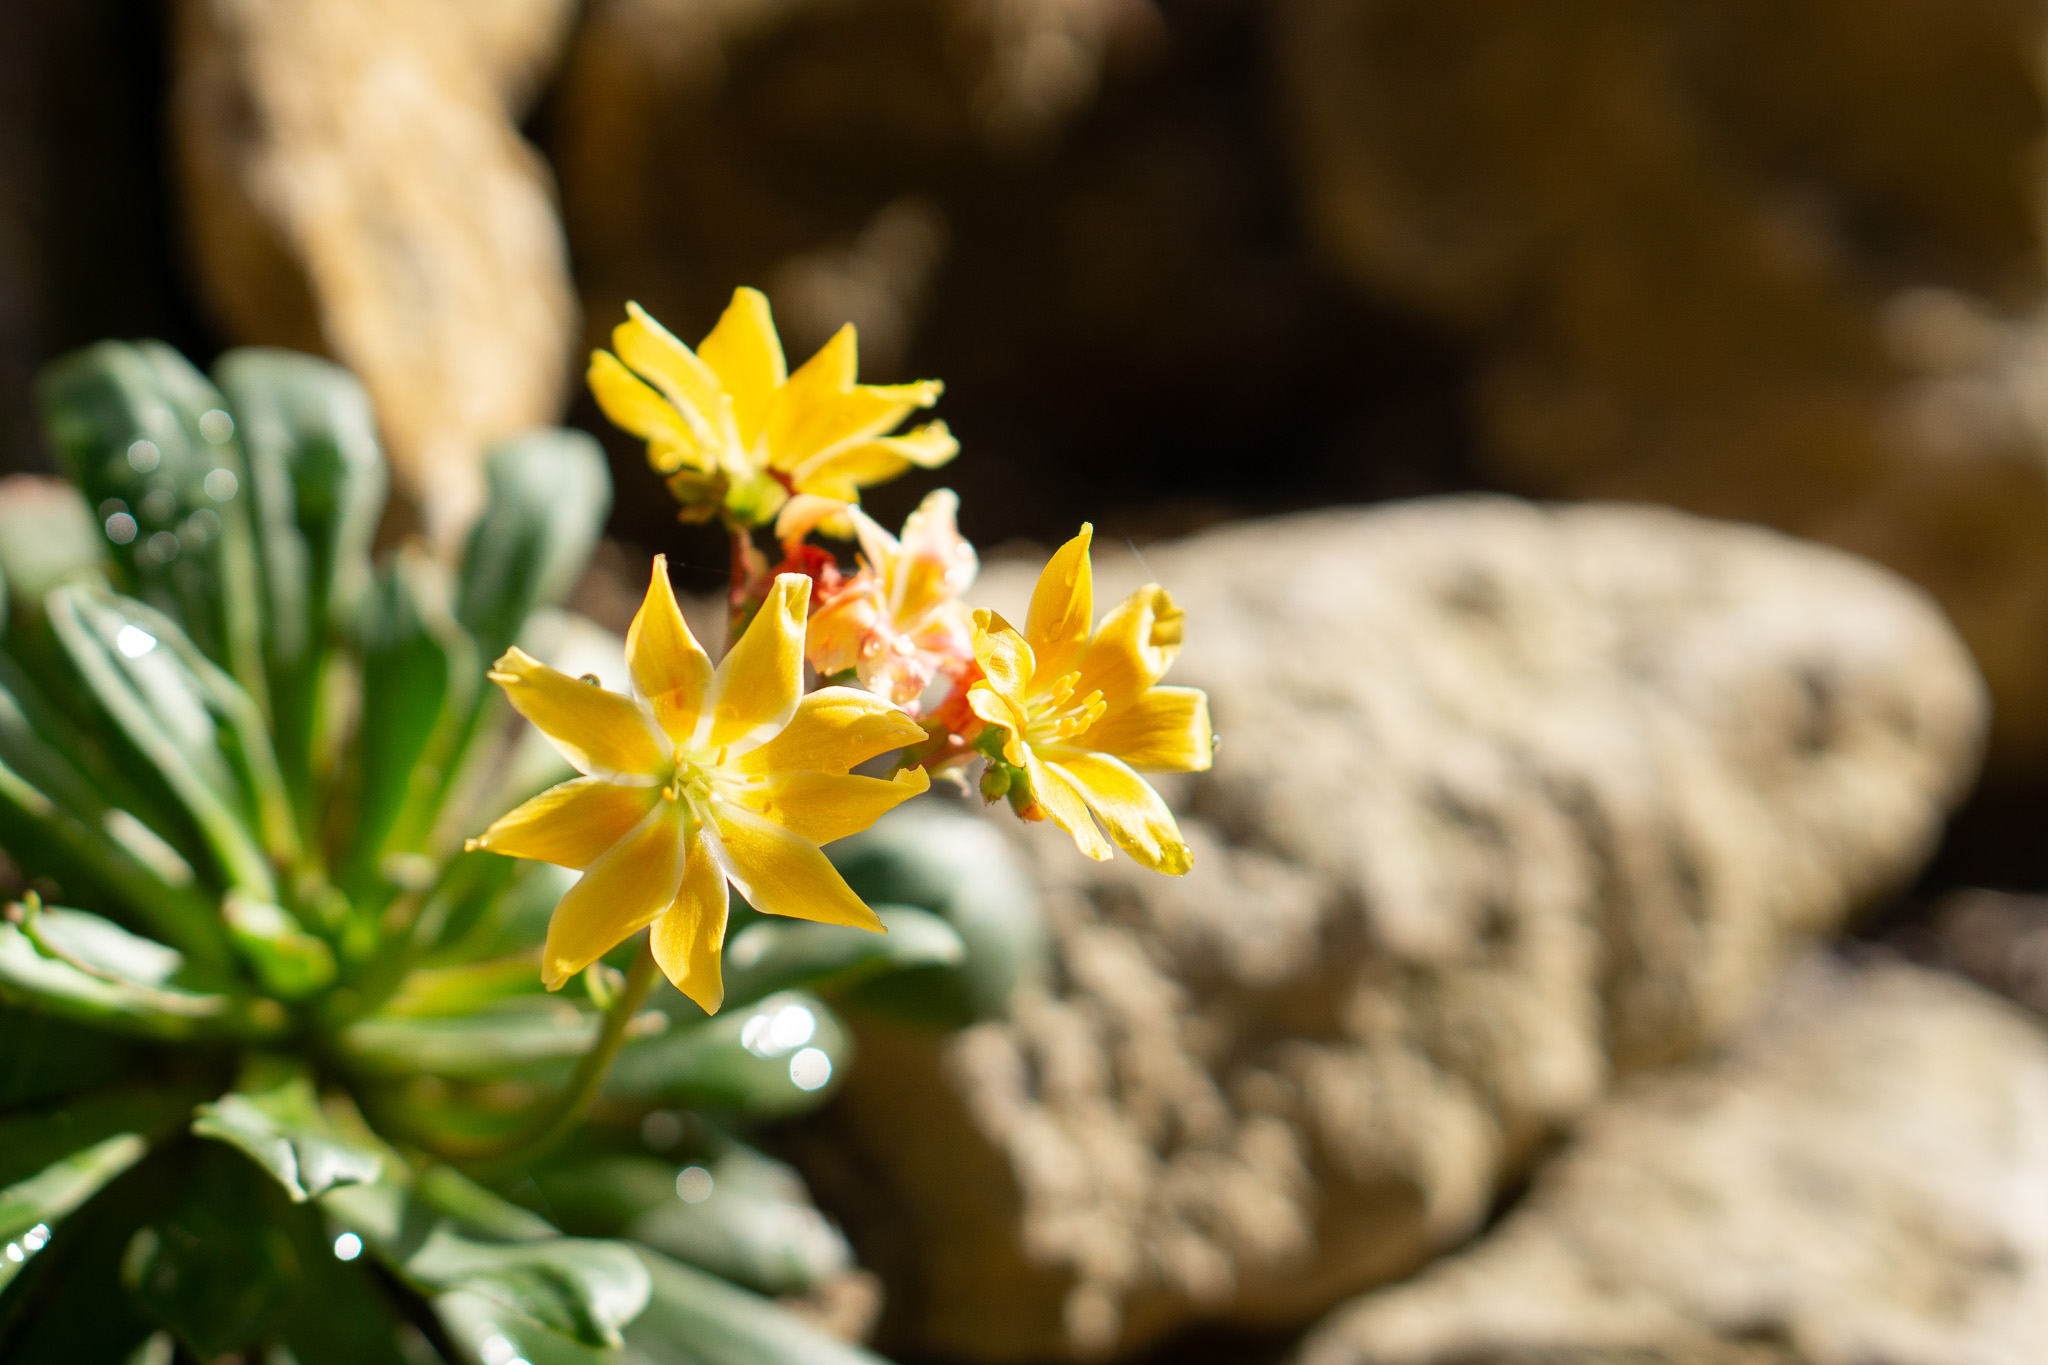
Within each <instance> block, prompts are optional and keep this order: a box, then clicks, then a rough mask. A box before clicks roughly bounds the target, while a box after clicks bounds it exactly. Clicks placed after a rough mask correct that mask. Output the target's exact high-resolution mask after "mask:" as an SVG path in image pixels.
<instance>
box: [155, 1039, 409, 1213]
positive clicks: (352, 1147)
mask: <svg viewBox="0 0 2048 1365" xmlns="http://www.w3.org/2000/svg"><path fill="white" fill-rule="evenodd" d="M192 1131H193V1132H194V1133H196V1134H198V1135H199V1136H200V1137H204V1138H212V1139H214V1140H216V1141H219V1142H225V1143H227V1144H229V1145H230V1146H233V1147H236V1148H239V1149H240V1150H241V1151H242V1153H243V1154H244V1155H245V1156H247V1157H248V1158H249V1159H250V1160H251V1161H254V1162H255V1163H256V1164H257V1165H258V1166H260V1167H262V1168H263V1169H264V1170H266V1171H268V1172H270V1174H271V1176H272V1177H273V1178H274V1179H275V1180H276V1181H277V1183H278V1184H279V1185H281V1186H283V1187H284V1191H285V1193H286V1194H288V1195H290V1196H291V1198H292V1202H293V1203H301V1202H303V1201H305V1200H307V1199H310V1198H314V1197H317V1196H319V1195H322V1194H325V1193H327V1191H329V1190H331V1189H334V1188H336V1187H337V1186H340V1185H353V1184H361V1183H363V1182H365V1181H371V1180H375V1179H377V1177H378V1176H379V1175H380V1174H381V1173H382V1171H383V1169H384V1164H385V1157H384V1155H383V1153H381V1152H380V1151H378V1150H377V1149H376V1148H375V1147H374V1146H372V1145H370V1144H369V1143H368V1142H366V1141H364V1140H363V1139H362V1138H361V1137H359V1136H357V1135H354V1134H351V1133H349V1132H347V1131H345V1130H344V1129H343V1128H342V1127H341V1126H340V1125H338V1124H336V1123H335V1122H334V1121H333V1120H332V1119H331V1118H330V1117H329V1116H328V1115H327V1114H326V1113H324V1112H323V1111H322V1110H321V1107H320V1097H319V1095H318V1094H317V1093H315V1091H314V1089H313V1081H312V1078H311V1076H309V1075H308V1074H307V1073H306V1071H305V1070H304V1068H303V1067H301V1066H299V1065H298V1064H297V1063H295V1062H287V1061H285V1060H283V1059H281V1058H264V1059H261V1060H260V1061H259V1062H257V1063H255V1064H252V1066H251V1068H250V1070H249V1073H248V1074H247V1075H245V1076H244V1077H243V1080H242V1083H241V1085H240V1086H239V1087H238V1088H237V1089H236V1090H234V1091H232V1092H230V1093H228V1094H226V1095H223V1096H221V1097H220V1098H219V1099H217V1100H215V1101H213V1102H212V1103H210V1104H202V1105H200V1106H199V1108H198V1110H197V1111H196V1113H195V1117H194V1118H193V1121H192Z"/></svg>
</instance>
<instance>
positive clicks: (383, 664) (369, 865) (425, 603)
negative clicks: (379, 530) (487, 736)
mask: <svg viewBox="0 0 2048 1365" xmlns="http://www.w3.org/2000/svg"><path fill="white" fill-rule="evenodd" d="M482 684H483V665H482V661H481V660H480V658H479V657H478V654H477V651H476V647H475V646H474V644H472V643H471V641H470V639H469V637H468V635H467V634H465V633H464V632H463V630H462V628H461V627H460V626H458V625H456V623H455V619H454V617H453V615H452V614H451V612H450V605H449V588H448V581H447V576H446V574H445V573H443V571H442V570H441V568H440V566H439V565H438V564H436V563H435V562H434V561H433V559H432V557H431V556H429V555H428V554H427V553H426V552H425V551H424V550H420V549H417V548H414V547H410V546H408V547H405V548H402V549H401V550H400V551H399V553H398V555H397V556H396V558H395V559H394V561H393V563H392V564H391V565H390V566H389V567H388V568H387V570H386V571H385V573H384V574H383V576H382V577H381V578H380V579H379V580H378V582H377V587H376V591H375V592H374V593H373V594H372V599H371V603H370V606H369V609H368V612H367V614H366V617H365V621H364V656H363V715H364V717H365V723H364V725H363V727H362V731H361V734H360V738H359V740H358V751H357V763H358V765H359V776H358V782H357V812H358V813H357V817H356V828H355V831H354V835H353V845H352V852H351V854H350V855H349V858H348V860H347V861H346V862H345V863H344V864H343V866H344V869H345V873H346V878H347V881H346V885H347V886H348V888H349V890H350V891H351V892H352V893H353V894H354V896H355V899H356V900H357V901H358V903H359V906H361V907H362V908H364V909H366V910H368V909H369V908H371V907H373V906H374V905H375V903H376V893H377V892H378V891H379V890H380V889H385V888H388V886H389V884H390V880H389V877H388V876H387V874H388V872H389V871H390V870H391V864H390V859H392V857H393V856H394V855H397V856H401V857H402V856H406V855H411V854H416V853H418V852H419V851H420V849H421V847H422V845H423V844H424V843H425V841H426V837H427V835H428V834H429V833H430V832H431V831H432V828H433V823H434V819H435V817H436V816H437V815H438V814H439V813H440V807H441V797H442V793H443V792H444V791H445V790H446V788H447V784H448V781H449V777H450V774H451V772H452V770H453V768H454V766H455V764H456V763H457V762H458V761H459V760H460V758H461V749H462V744H463V741H464V738H465V736H466V734H467V727H468V720H469V716H470V713H471V710H472V708H473V707H474V706H475V703H476V697H477V693H478V688H479V687H481V686H482Z"/></svg>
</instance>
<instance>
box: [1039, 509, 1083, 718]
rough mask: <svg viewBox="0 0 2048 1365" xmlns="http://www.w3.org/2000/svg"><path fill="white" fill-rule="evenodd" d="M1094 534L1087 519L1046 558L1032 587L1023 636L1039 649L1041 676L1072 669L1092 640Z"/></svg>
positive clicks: (1077, 663)
mask: <svg viewBox="0 0 2048 1365" xmlns="http://www.w3.org/2000/svg"><path fill="white" fill-rule="evenodd" d="M1094 534H1095V528H1094V527H1093V526H1090V525H1087V524H1086V523H1083V524H1082V527H1081V534H1079V535H1077V536H1075V537H1074V538H1073V539H1072V540H1070V541H1068V542H1067V543H1066V544H1064V545H1062V546H1060V548H1059V549H1058V550H1056V551H1055V552H1054V553H1053V557H1052V558H1051V559H1050V560H1048V561H1047V562H1046V566H1045V569H1044V570H1043V571H1042V572H1041V573H1040V574H1039V575H1038V587H1037V588H1036V589H1034V590H1033V591H1032V594H1031V614H1030V615H1029V616H1027V617H1026V618H1025V621H1024V636H1025V638H1026V639H1028V640H1030V642H1031V648H1032V650H1033V651H1034V652H1035V653H1036V654H1037V655H1038V670H1039V676H1040V677H1042V678H1045V679H1048V680H1049V679H1053V678H1057V677H1059V676H1061V675H1062V674H1065V673H1070V672H1072V671H1073V670H1074V669H1075V668H1076V667H1077V666H1078V665H1079V664H1080V662H1081V651H1082V649H1083V648H1084V647H1085V646H1086V645H1087V643H1088V628H1089V627H1090V626H1092V625H1093V624H1094V623H1095V617H1094V612H1095V587H1094V574H1093V571H1092V570H1091V569H1090V567H1089V563H1088V542H1089V540H1090V539H1092V538H1093V536H1094Z"/></svg>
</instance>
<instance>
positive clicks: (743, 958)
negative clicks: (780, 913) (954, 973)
mask: <svg viewBox="0 0 2048 1365" xmlns="http://www.w3.org/2000/svg"><path fill="white" fill-rule="evenodd" d="M873 909H874V911H875V913H876V914H877V915H879V916H880V917H881V920H882V923H883V924H884V925H885V926H887V928H888V930H889V932H888V933H886V934H876V933H871V932H869V931H868V930H866V929H852V928H848V927H846V926H844V925H837V924H812V923H810V922H808V921H805V920H788V919H762V920H757V921H756V922H754V923H753V924H750V925H748V926H747V927H746V928H745V929H742V930H741V931H740V932H739V933H737V934H735V935H734V936H733V939H732V941H731V942H730V943H728V944H727V945H726V948H725V999H726V1006H727V1008H731V1007H733V1006H735V1005H744V1004H748V1003H750V1002H751V1001H755V1000H759V999H760V998H761V997H763V996H766V995H772V994H774V993H775V992H776V991H782V990H792V989H798V988H803V989H811V990H827V989H831V988H834V987H846V986H851V985H854V984H855V983H857V982H860V981H865V980H867V979H869V978H871V977H876V976H880V975H882V974H884V973H886V972H891V971H903V970H907V969H910V968H916V967H957V966H958V965H959V964H960V963H961V962H962V961H963V960H965V958H966V956H967V947H966V945H965V944H963V943H962V942H961V941H960V935H959V934H957V933H956V932H954V930H953V927H952V926H951V925H950V924H948V923H946V921H944V920H942V919H940V918H939V917H938V916H937V915H933V914H928V913H926V912H925V911H923V910H913V909H911V908H910V907H908V906H902V905H877V906H874V907H873Z"/></svg>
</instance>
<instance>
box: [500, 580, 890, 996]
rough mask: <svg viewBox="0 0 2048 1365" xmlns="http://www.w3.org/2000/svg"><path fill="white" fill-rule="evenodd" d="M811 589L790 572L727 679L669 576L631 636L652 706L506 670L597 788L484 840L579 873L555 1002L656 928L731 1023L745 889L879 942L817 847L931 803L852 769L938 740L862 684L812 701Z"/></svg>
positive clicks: (533, 670)
mask: <svg viewBox="0 0 2048 1365" xmlns="http://www.w3.org/2000/svg"><path fill="white" fill-rule="evenodd" d="M810 589H811V584H810V580H809V579H807V578H805V577H803V576H802V575H801V574H782V575H780V576H778V577H777V578H776V580H775V584H774V586H773V587H772V588H771V589H770V590H769V593H768V600H767V601H766V602H765V603H763V604H762V607H761V611H760V614H759V615H757V616H756V617H755V618H754V621H753V624H752V625H751V626H750V627H748V629H747V632H746V634H744V635H742V636H741V637H740V639H739V643H737V644H735V645H734V646H733V647H732V649H731V651H730V652H729V653H728V654H727V655H726V657H725V660H724V662H722V663H720V664H719V665H718V667H717V668H716V669H713V668H712V666H711V660H710V659H709V658H708V657H707V656H706V655H705V653H704V651H703V649H701V648H700V647H699V646H698V644H697V641H696V639H695V638H694V637H692V636H691V634H690V628H689V626H688V625H686V624H684V622H683V615H682V613H681V612H680V611H679V610H677V608H676V599H675V594H674V592H673V591H672V590H671V589H670V587H669V582H668V565H667V563H666V562H665V561H664V560H663V559H662V558H661V557H659V556H657V557H656V559H655V561H654V576H653V581H652V582H651V583H649V585H648V588H647V599H646V601H645V602H644V603H642V604H641V607H640V613H639V615H638V616H636V617H634V618H633V626H632V629H631V631H629V632H628V634H627V636H626V662H627V664H628V665H629V667H630V670H631V673H632V677H633V690H634V692H635V693H636V694H637V695H635V696H621V695H620V694H619V693H616V692H607V691H605V690H604V689H603V688H601V687H598V686H596V685H595V684H594V683H591V682H582V681H578V680H577V679H575V678H572V677H569V676H568V675H567V674H565V673H558V672H556V671H555V670H554V669H552V668H549V667H548V666H547V665H545V664H543V663H541V662H539V661H538V660H536V659H534V658H532V657H530V656H529V655H527V654H525V653H523V652H521V651H520V650H517V649H512V650H507V651H506V653H505V657H503V658H502V659H500V660H498V663H497V667H496V669H495V670H494V671H493V672H492V673H491V681H493V682H495V683H497V684H498V685H499V686H500V687H503V688H504V689H505V694H506V696H508V697H509V698H511V701H512V705H513V706H514V707H515V708H517V709H518V711H519V713H520V714H521V715H523V716H525V717H526V718H527V719H528V720H530V721H532V722H533V723H534V724H535V725H536V726H538V727H540V730H541V732H542V733H543V734H545V735H546V736H547V737H548V738H549V739H550V740H552V741H553V742H554V745H555V747H556V748H558V749H560V750H561V751H562V753H563V755H564V756H565V757H566V758H568V760H569V761H570V762H571V763H573V764H574V765H575V766H576V768H577V770H578V771H580V772H582V773H583V774H584V776H582V777H579V778H575V779H573V780H571V781H568V782H564V783H562V784H561V785H560V786H557V787H553V788H551V789H549V790H548V791H545V792H543V793H541V794H540V795H539V796H537V797H535V798H534V799H533V800H531V801H528V802H527V803H526V804H525V805H523V806H521V807H519V808H518V809H517V810H515V811H513V812H512V813H511V814H509V815H507V816H505V817H504V818H503V819H501V820H499V821H497V823H495V824H493V825H492V826H491V827H490V828H489V829H487V830H485V831H484V833H483V835H482V837H481V838H477V839H472V840H470V842H469V847H471V848H484V849H490V850H492V851H493V852H497V853H503V854H507V855H509V856H511V857H514V858H537V859H540V860H541V861H543V862H550V863H559V864H560V865H562V866H563V867H572V868H578V869H580V870H581V871H582V873H583V876H582V878H581V879H580V880H579V881H578V882H577V883H576V884H575V885H574V886H573V887H571V888H570V889H569V891H568V894H566V895H564V896H563V897H562V901H561V904H559V905H557V906H556V907H555V913H554V918H553V919H552V920H550V921H549V923H548V938H547V946H546V948H545V949H544V951H543V953H542V962H541V971H542V975H543V976H544V977H545V979H546V981H547V985H548V989H549V990H555V989H557V988H559V987H560V986H561V985H562V984H563V983H564V982H565V981H567V980H568V979H569V978H570V977H571V976H573V975H575V974H576V973H577V972H580V971H582V970H583V969H584V968H585V967H588V966H589V965H590V964H591V963H592V962H594V961H596V960H597V959H598V957H600V956H601V955H603V954H604V953H605V952H607V951H609V950H610V949H611V948H612V947H613V946H615V945H616V944H618V943H620V942H621V941H623V940H624V939H626V938H627V937H628V936H630V935H631V934H633V933H635V932H636V931H638V930H639V929H640V928H642V927H643V926H645V925H647V924H650V923H651V924H652V925H653V926H654V933H653V943H652V946H653V950H654V956H655V958H656V960H657V961H658V962H659V963H660V964H661V969H662V971H663V972H665V973H667V975H668V978H669V980H671V981H673V982H674V983H675V984H676V988H677V989H678V990H680V991H682V992H683V994H685V995H687V996H689V997H690V998H691V999H692V1000H695V1001H696V1002H697V1003H698V1004H699V1005H702V1006H703V1007H704V1008H705V1009H706V1010H708V1011H712V1012H716V1011H717V1009H718V1006H719V1003H720V1001H721V1000H722V999H723V998H724V995H725V988H724V985H723V984H722V982H721V981H720V978H719V970H718V962H719V951H720V948H721V945H722V944H723V943H724V941H725V915H726V903H727V883H731V884H732V885H733V886H736V887H738V888H739V890H740V894H741V895H743V896H745V897H746V898H747V901H748V903H749V904H751V905H752V906H753V907H754V908H755V909H756V910H760V911H763V912H765V913H767V914H771V915H789V916H793V917H795V918H797V919H808V920H817V921H819V922H820V923H824V924H847V925H854V926H857V927H859V928H863V929H874V930H877V931H879V930H880V929H881V927H882V926H881V921H880V920H878V919H877V918H876V917H875V913H874V911H872V910H870V909H869V908H868V907H867V906H866V905H865V904H863V903H862V902H861V900H860V898H859V897H858V896H856V895H854V893H853V891H852V890H851V889H850V888H849V887H848V886H847V885H846V882H845V881H844V880H843V879H841V877H840V876H839V873H838V872H837V871H835V870H834V869H833V867H832V864H831V863H830V862H828V861H826V858H825V855H824V854H823V853H821V852H819V850H818V845H820V844H824V843H829V842H831V841H832V840H834V839H838V838H842V837H844V836H845V835H848V834H853V833H856V832H858V831H860V830H863V829H866V828H867V827H868V826H869V825H871V824H873V823H874V822H875V820H876V818H877V817H879V816H880V815H881V814H882V813H883V812H884V811H887V810H889V809H890V808H892V807H894V806H896V805H897V804H899V803H900V802H903V801H905V800H908V799H909V798H910V797H912V796H915V795H917V794H918V793H919V792H921V791H923V790H924V789H925V787H926V786H927V785H928V781H927V779H926V778H925V777H924V775H923V774H922V773H918V774H917V776H915V777H912V776H911V772H910V771H909V770H906V771H905V772H904V773H902V774H899V775H898V776H897V777H896V779H895V780H893V781H883V780H881V779H879V778H872V777H855V776H852V775H850V774H849V773H848V771H847V770H848V769H849V768H851V767H853V766H854V765H855V764H857V763H860V762H862V761H864V760H866V759H869V758H872V757H874V756H875V755H876V754H879V753H883V752H886V751H887V750H890V749H894V748H898V747H900V746H902V745H904V744H908V743H912V742H914V741H917V740H921V739H923V738H924V732H923V731H922V730H920V729H919V728H918V726H917V724H916V722H914V721H912V720H910V719H909V718H908V717H907V716H905V715H904V714H903V713H902V712H900V711H898V710H896V709H895V708H894V707H892V706H890V705H889V704H888V703H887V702H885V701H883V700H881V699H880V698H879V697H875V696H872V695H870V694H869V693H866V692H862V691H859V690H857V689H855V688H850V687H827V688H823V689H821V690H819V691H816V692H813V693H811V694H810V695H809V696H804V695H803V642H804V612H805V610H806V608H807V606H808V603H809V598H810Z"/></svg>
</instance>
